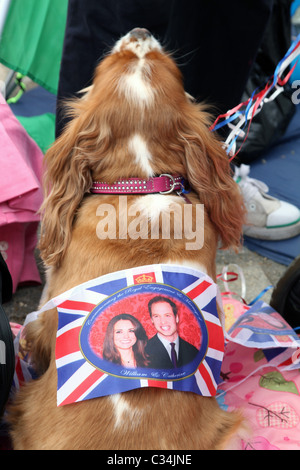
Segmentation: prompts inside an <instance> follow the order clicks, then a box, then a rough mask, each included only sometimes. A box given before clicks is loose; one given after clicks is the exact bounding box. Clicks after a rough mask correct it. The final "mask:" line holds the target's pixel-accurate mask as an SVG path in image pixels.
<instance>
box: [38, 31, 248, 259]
mask: <svg viewBox="0 0 300 470" xmlns="http://www.w3.org/2000/svg"><path fill="white" fill-rule="evenodd" d="M83 66H84V65H83ZM68 112H69V115H70V117H71V119H70V121H69V123H68V124H67V125H66V127H65V130H64V131H63V133H62V135H61V136H60V137H59V138H58V139H57V140H56V142H55V143H54V145H53V146H52V147H51V149H50V150H49V151H48V152H47V154H46V157H45V165H46V173H45V190H46V197H45V202H44V205H43V208H42V209H43V219H42V237H41V243H40V249H41V255H42V257H43V259H44V261H45V262H46V264H52V265H58V264H59V262H60V260H61V257H62V256H63V254H64V251H65V249H66V247H67V246H68V243H69V241H70V237H71V229H72V224H73V221H74V218H75V216H76V211H77V210H78V208H79V206H80V203H81V201H82V199H83V197H84V195H85V194H86V193H88V192H89V190H90V187H91V185H92V181H93V180H98V181H105V182H107V183H113V182H114V181H116V180H117V179H119V178H124V179H128V178H130V177H138V178H144V179H145V178H149V177H152V176H154V175H160V174H162V173H173V174H174V173H177V174H181V175H182V176H183V177H185V178H186V179H187V180H188V181H189V183H190V186H191V187H192V189H193V190H194V191H195V192H196V193H198V195H199V198H200V201H201V202H202V203H203V204H204V205H205V209H206V211H207V213H208V215H209V217H210V219H211V221H212V222H213V224H214V225H215V228H216V230H217V232H218V233H219V235H220V238H221V240H222V242H223V247H224V248H227V247H230V246H237V245H238V244H239V242H240V236H241V230H242V223H243V209H242V200H241V198H240V195H239V191H238V189H237V186H236V183H235V182H234V181H233V179H232V177H231V174H230V167H229V162H228V157H227V155H226V152H225V151H224V150H223V148H222V144H221V142H220V141H219V140H218V138H217V137H216V135H215V134H214V133H212V132H210V131H209V126H210V124H211V120H210V115H209V114H208V113H207V112H206V110H205V107H204V106H203V105H200V104H198V103H196V102H194V101H193V100H191V99H190V97H189V96H188V95H187V94H186V93H185V90H184V87H183V80H182V76H181V73H180V71H179V69H178V67H177V66H176V64H175V62H174V61H173V59H172V58H171V56H170V55H169V54H168V53H166V52H165V51H164V49H163V48H162V46H161V45H160V43H159V42H158V41H157V40H156V39H155V38H154V37H153V36H152V35H151V34H150V33H149V32H148V31H147V30H145V29H142V28H135V29H134V30H132V31H131V32H129V33H128V34H127V35H126V36H124V37H122V38H121V39H120V40H119V41H118V42H117V43H116V44H115V46H114V47H113V49H112V50H111V52H110V53H109V54H108V55H107V56H106V57H105V58H104V59H103V60H102V61H101V62H100V64H99V65H98V67H97V68H96V71H95V76H94V80H93V84H92V85H91V86H90V87H89V88H88V89H86V90H83V91H82V93H81V95H80V97H79V98H76V99H74V100H72V101H71V102H69V103H68Z"/></svg>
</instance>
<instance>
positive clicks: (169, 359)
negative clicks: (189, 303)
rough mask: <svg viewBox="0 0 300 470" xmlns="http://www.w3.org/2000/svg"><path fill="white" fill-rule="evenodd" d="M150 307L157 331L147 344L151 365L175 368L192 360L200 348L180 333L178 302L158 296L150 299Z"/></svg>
mask: <svg viewBox="0 0 300 470" xmlns="http://www.w3.org/2000/svg"><path fill="white" fill-rule="evenodd" d="M148 309H149V314H150V317H151V320H152V323H153V325H154V327H155V329H156V331H157V333H156V335H154V336H153V337H152V338H151V339H150V340H149V341H148V344H147V346H146V353H147V354H148V356H149V360H150V364H149V367H150V368H153V369H173V368H177V367H182V366H184V365H185V364H188V363H189V362H191V361H192V360H193V359H194V358H195V356H196V354H197V353H198V350H197V348H195V346H193V345H192V344H190V343H188V342H187V341H185V340H184V339H182V338H180V336H179V334H178V331H177V326H178V323H179V315H178V311H177V306H176V304H175V303H174V302H173V301H172V300H171V299H169V298H168V297H165V296H156V297H153V298H152V299H151V300H150V302H149V304H148Z"/></svg>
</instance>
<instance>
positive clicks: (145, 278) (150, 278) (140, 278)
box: [135, 274, 154, 284]
mask: <svg viewBox="0 0 300 470" xmlns="http://www.w3.org/2000/svg"><path fill="white" fill-rule="evenodd" d="M153 281H154V277H153V276H151V275H149V274H148V275H147V274H141V275H140V276H137V277H136V278H135V282H136V283H138V284H142V283H143V282H153Z"/></svg>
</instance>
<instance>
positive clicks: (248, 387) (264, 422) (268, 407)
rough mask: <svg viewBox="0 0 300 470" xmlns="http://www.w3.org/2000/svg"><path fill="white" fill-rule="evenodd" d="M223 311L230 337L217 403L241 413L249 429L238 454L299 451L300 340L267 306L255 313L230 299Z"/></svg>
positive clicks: (254, 309) (260, 306)
mask: <svg viewBox="0 0 300 470" xmlns="http://www.w3.org/2000/svg"><path fill="white" fill-rule="evenodd" d="M224 310H225V315H226V327H227V329H228V331H227V333H228V335H229V336H228V342H227V345H226V351H225V357H224V362H223V365H222V378H223V382H222V383H221V384H220V385H219V387H218V402H219V404H220V406H221V407H222V408H224V409H225V410H228V411H232V410H240V411H242V413H243V414H244V416H245V418H246V420H247V424H248V426H249V429H250V433H249V436H247V438H244V439H241V440H240V442H239V443H238V444H237V447H236V449H243V450H298V449H300V397H299V394H300V372H299V368H300V366H299V357H300V341H299V338H298V336H297V335H296V334H295V332H294V331H293V330H292V329H291V327H290V326H289V325H288V324H287V323H286V322H285V321H284V319H282V318H281V316H280V315H279V314H278V313H277V312H274V311H272V309H271V307H269V306H267V305H266V304H264V303H263V302H257V303H256V304H254V306H253V307H252V308H251V309H250V308H249V307H246V306H243V305H242V304H241V303H239V302H237V301H236V300H234V301H230V300H228V299H226V301H225V302H224ZM237 311H238V314H237V315H234V313H235V314H236V312H237ZM233 322H235V323H233ZM258 346H259V347H258Z"/></svg>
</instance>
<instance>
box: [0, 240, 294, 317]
mask: <svg viewBox="0 0 300 470" xmlns="http://www.w3.org/2000/svg"><path fill="white" fill-rule="evenodd" d="M36 262H37V265H38V268H39V271H40V274H41V279H42V284H41V285H35V286H22V287H19V288H18V289H17V291H16V293H15V294H13V297H12V300H11V301H10V302H8V303H6V304H5V305H4V310H5V312H6V314H7V316H8V318H9V320H10V321H11V322H16V323H19V324H23V322H24V319H25V317H26V315H27V314H28V313H30V312H33V311H35V310H37V309H38V305H39V301H40V297H41V294H42V291H43V287H44V282H45V276H44V269H43V265H42V261H41V260H40V258H39V253H38V250H36ZM216 264H217V273H218V274H221V273H222V269H223V267H224V266H228V271H233V272H237V273H240V270H242V273H243V275H244V277H245V283H246V295H245V298H244V300H245V301H246V302H247V303H250V302H251V301H252V300H253V299H255V297H256V296H257V295H258V294H260V293H261V292H262V290H263V289H265V288H266V287H268V286H270V285H272V286H275V285H276V283H277V282H278V280H279V279H280V277H281V276H282V275H283V273H284V272H285V271H286V269H287V266H284V265H282V264H279V263H275V262H274V261H271V260H269V259H267V258H265V257H263V256H260V255H258V254H257V253H255V252H252V251H250V250H248V249H247V248H246V247H244V246H243V247H242V248H241V250H240V252H239V253H234V252H232V251H223V250H220V251H218V253H217V258H216ZM237 266H238V268H237ZM218 285H219V287H220V290H221V291H222V292H224V290H225V286H224V283H223V282H222V281H220V280H219V281H218ZM229 287H230V290H231V291H233V292H236V293H237V294H241V276H240V275H239V278H238V279H237V281H234V282H231V283H230V284H229ZM272 291H273V289H272V288H271V289H269V290H268V291H267V292H266V294H264V296H263V297H262V299H263V300H264V301H265V302H267V303H269V301H270V297H271V294H272Z"/></svg>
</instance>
